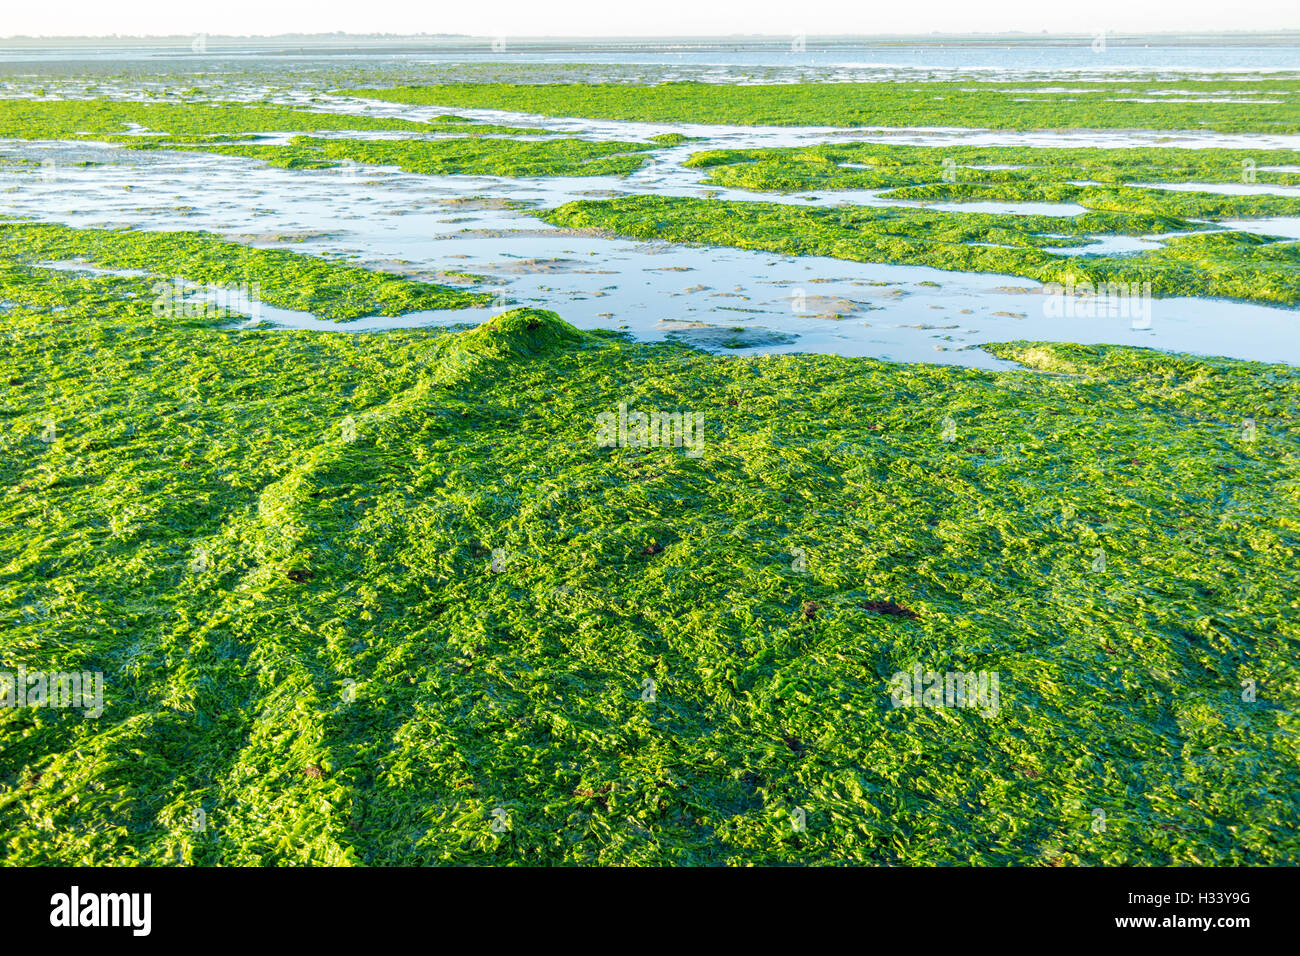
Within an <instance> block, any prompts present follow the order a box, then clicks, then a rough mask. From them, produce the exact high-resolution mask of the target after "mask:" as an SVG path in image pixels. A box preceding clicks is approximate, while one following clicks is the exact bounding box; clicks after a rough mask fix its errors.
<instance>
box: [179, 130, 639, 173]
mask: <svg viewBox="0 0 1300 956" xmlns="http://www.w3.org/2000/svg"><path fill="white" fill-rule="evenodd" d="M177 148H179V149H202V150H203V151H205V152H211V153H219V154H221V155H225V156H244V157H248V158H252V159H260V160H263V161H264V162H267V163H269V164H271V165H273V166H280V167H283V168H286V169H328V168H332V167H337V166H339V165H342V164H343V163H348V162H351V163H363V164H366V165H374V166H396V167H398V168H400V169H403V170H405V171H406V172H410V173H420V174H423V175H427V176H446V175H452V174H456V175H465V176H521V177H522V176H622V175H626V174H627V173H631V172H635V171H636V170H638V169H640V168H641V166H642V164H643V163H644V162H645V160H644V158H643V157H641V156H639V155H628V154H635V153H638V152H641V151H645V150H650V149H653V148H655V147H654V146H653V145H652V144H646V143H633V142H618V141H615V140H603V141H594V140H585V139H548V140H540V141H520V140H514V139H486V138H474V137H460V138H455V137H453V138H448V139H437V140H361V139H324V138H321V137H313V136H295V137H294V138H293V139H292V140H291V141H290V143H289V144H288V145H283V146H282V145H273V144H218V145H211V146H207V145H204V146H198V145H189V144H187V145H181V146H178V147H177Z"/></svg>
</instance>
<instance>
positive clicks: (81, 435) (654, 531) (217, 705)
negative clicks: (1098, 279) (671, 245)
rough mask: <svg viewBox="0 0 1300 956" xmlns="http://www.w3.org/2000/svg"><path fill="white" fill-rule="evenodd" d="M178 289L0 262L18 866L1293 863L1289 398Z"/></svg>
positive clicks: (316, 277)
mask: <svg viewBox="0 0 1300 956" xmlns="http://www.w3.org/2000/svg"><path fill="white" fill-rule="evenodd" d="M180 247H181V248H187V246H186V245H185V244H181V246H180ZM187 254H189V255H192V256H193V259H192V261H193V262H194V263H196V264H197V266H199V267H202V268H205V269H210V268H216V266H215V265H213V263H214V257H217V259H220V256H219V250H215V249H211V248H205V247H202V246H199V247H193V248H189V251H188V252H187ZM301 274H302V276H303V277H304V278H303V281H304V282H305V283H307V284H308V285H311V284H313V283H319V284H320V286H321V287H320V288H319V289H315V290H313V289H307V290H304V291H303V292H302V295H303V296H304V297H306V298H308V299H312V298H314V299H317V300H328V297H329V296H328V282H329V281H330V277H329V274H328V272H327V271H320V270H317V269H312V268H304V269H303V270H302V272H301ZM151 300H152V296H151V292H150V283H149V280H148V279H146V278H129V277H114V276H87V275H77V274H68V273H53V274H52V273H50V272H49V271H48V270H41V269H34V268H31V267H29V266H28V265H25V264H21V263H17V262H12V261H9V262H6V263H5V264H4V265H3V267H0V303H3V304H2V305H0V363H2V365H3V368H2V371H0V377H2V379H3V381H4V382H5V389H4V392H3V403H2V404H0V421H3V426H4V427H3V428H2V429H0V447H2V448H3V454H2V455H0V489H2V490H0V495H2V497H0V509H2V513H3V520H2V521H0V555H3V558H0V594H2V600H0V615H2V616H3V621H2V625H3V626H2V627H0V661H2V662H3V665H4V667H5V668H8V669H10V670H13V669H15V668H18V667H23V668H25V669H26V670H27V671H29V672H35V671H40V672H51V673H52V672H98V673H102V675H103V679H104V685H103V710H102V713H100V714H99V715H98V716H85V715H83V713H82V712H80V711H76V710H71V709H67V708H63V709H60V708H55V707H48V706H47V707H23V708H7V707H6V708H0V755H2V756H0V846H3V851H2V854H0V855H2V856H3V859H4V861H5V862H6V863H8V864H11V865H13V864H36V863H154V864H167V863H176V862H186V863H199V864H218V863H220V864H239V863H258V864H281V863H336V864H341V863H358V864H374V865H382V864H424V863H441V862H455V863H536V864H564V863H698V864H705V863H721V864H726V863H737V864H739V863H787V862H788V863H902V864H911V863H915V864H922V863H925V864H933V863H994V864H1001V863H1024V864H1042V865H1060V864H1097V863H1107V864H1118V863H1152V864H1165V863H1169V864H1214V863H1255V864H1260V863H1283V862H1294V861H1295V859H1296V855H1297V837H1296V833H1297V822H1298V820H1297V817H1298V816H1300V813H1298V812H1297V803H1296V797H1295V795H1296V793H1297V791H1298V789H1300V788H1298V784H1300V779H1297V777H1298V774H1297V730H1298V729H1300V728H1298V727H1297V720H1296V717H1295V713H1294V707H1295V702H1296V696H1297V689H1298V687H1300V685H1298V680H1297V678H1298V674H1297V665H1296V661H1297V656H1296V646H1297V645H1296V641H1297V637H1298V636H1300V635H1298V634H1297V625H1296V619H1297V617H1296V611H1297V607H1296V602H1297V598H1296V590H1295V581H1296V577H1297V574H1296V572H1297V558H1296V551H1297V545H1298V543H1300V542H1298V540H1297V539H1298V536H1300V486H1298V485H1297V458H1298V455H1300V434H1298V432H1297V423H1296V415H1297V407H1298V402H1300V373H1298V372H1297V370H1295V369H1293V368H1290V367H1285V366H1265V365H1259V364H1251V363H1242V362H1230V361H1224V360H1213V359H1195V358H1190V357H1186V356H1177V355H1165V354H1160V353H1155V352H1148V351H1141V350H1128V349H1121V348H1103V347H1080V346H1069V345H1053V346H1047V345H1034V344H1030V343H1017V344H1011V345H1006V346H1000V347H996V351H998V353H999V354H1001V355H1003V356H1004V357H1007V358H1010V359H1015V360H1017V361H1019V362H1021V363H1023V364H1024V365H1025V366H1027V367H1026V369H1025V370H1023V371H1011V372H996V373H995V372H984V371H977V370H971V369H961V368H951V367H935V366H925V365H892V364H888V363H883V362H877V361H873V360H867V359H849V358H838V357H833V356H812V355H802V356H769V357H765V358H738V357H721V356H711V355H707V354H704V353H701V352H697V351H693V350H690V349H686V348H680V347H674V346H668V345H655V346H651V345H639V344H634V343H631V342H628V341H626V340H622V339H620V338H618V337H615V336H613V335H609V334H587V333H581V332H578V331H577V330H575V329H573V328H571V327H570V326H568V325H567V324H565V323H564V322H563V321H562V320H561V319H560V318H559V317H558V316H555V315H554V314H552V313H547V312H538V311H531V310H523V309H521V310H515V311H513V312H509V313H505V314H503V315H500V316H498V317H496V318H495V319H493V321H492V322H491V323H489V324H487V325H485V326H483V327H480V328H479V329H476V330H473V331H467V332H436V331H402V332H392V333H387V334H385V335H382V336H371V335H346V334H337V333H322V332H269V331H256V330H239V331H236V330H234V329H232V328H230V327H229V326H226V325H221V324H214V323H212V322H209V321H207V320H183V319H182V320H176V319H169V318H167V317H166V316H157V315H154V314H153V313H154V310H153V309H152V308H151V305H152V301H151ZM641 415H645V416H646V419H642V418H640V417H639V416H641ZM652 415H654V416H656V417H654V418H653V419H651V416H652ZM673 416H676V417H675V418H674V417H673ZM647 420H654V421H657V422H660V423H663V422H671V423H672V427H671V428H669V429H668V430H667V431H666V432H659V433H657V434H658V436H659V437H660V438H661V439H662V438H667V439H668V440H667V441H660V442H657V443H655V444H647V443H642V442H639V439H641V438H644V437H645V436H646V432H647V428H646V421H647ZM918 669H919V670H920V672H921V677H922V679H923V681H924V682H925V683H926V684H927V685H929V684H931V683H932V681H931V680H930V675H932V674H935V675H940V676H941V677H942V676H943V675H952V674H954V673H956V674H962V675H965V674H970V675H973V676H974V677H975V679H974V681H973V682H972V683H971V684H970V685H968V687H967V690H969V691H971V696H970V698H969V699H966V700H963V699H962V698H957V699H955V700H954V701H952V702H951V705H949V702H948V701H947V699H946V698H945V697H944V695H943V694H940V695H939V697H938V699H937V700H936V699H934V698H932V697H931V696H930V695H927V694H924V693H923V694H919V695H915V696H913V695H912V694H911V691H912V690H914V689H915V688H911V687H910V686H908V687H903V686H901V685H902V683H903V682H905V681H907V678H908V675H913V674H915V673H916V671H917V670H918ZM900 675H901V677H900ZM908 683H909V685H910V682H908ZM904 691H906V693H905V692H904ZM963 704H964V705H965V706H963Z"/></svg>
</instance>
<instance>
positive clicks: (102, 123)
mask: <svg viewBox="0 0 1300 956" xmlns="http://www.w3.org/2000/svg"><path fill="white" fill-rule="evenodd" d="M133 125H138V126H143V127H144V128H145V129H146V130H148V131H150V132H152V133H156V134H163V133H165V134H170V135H173V136H179V137H182V138H184V139H185V140H187V141H193V140H194V139H195V138H196V137H207V136H218V137H224V136H229V135H230V134H231V133H232V132H233V133H276V132H281V133H303V132H315V131H320V130H404V131H407V132H414V133H420V132H425V133H427V132H432V131H434V130H433V129H431V124H429V123H420V122H416V121H413V120H404V119H392V118H388V117H377V116H351V115H348V114H345V113H324V112H313V111H311V110H296V109H288V108H285V107H276V106H244V105H237V104H232V103H166V102H131V101H128V100H106V99H91V100H13V99H0V139H73V138H97V137H98V138H102V137H103V136H104V135H121V134H124V133H127V132H129V131H130V128H131V127H132V126H133Z"/></svg>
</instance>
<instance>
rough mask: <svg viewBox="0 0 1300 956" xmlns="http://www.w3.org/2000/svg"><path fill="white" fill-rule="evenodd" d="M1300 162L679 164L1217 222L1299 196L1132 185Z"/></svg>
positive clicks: (966, 153)
mask: <svg viewBox="0 0 1300 956" xmlns="http://www.w3.org/2000/svg"><path fill="white" fill-rule="evenodd" d="M1298 164H1300V152H1297V151H1295V150H1239V149H1212V148H1208V149H1176V148H1164V147H1138V148H1131V149H1118V148H1106V149H1102V148H1096V147H1088V148H1071V149H1060V148H1050V147H1020V146H1015V147H971V146H897V145H881V144H876V143H852V144H835V145H830V146H811V147H801V148H798V149H752V150H708V151H705V152H700V153H696V154H694V155H693V156H691V157H690V159H688V160H687V161H686V164H685V165H686V166H688V167H692V168H696V169H707V170H709V172H708V175H707V176H706V177H705V182H708V183H712V184H715V185H720V186H727V187H732V188H739V189H752V190H759V191H772V192H791V193H793V192H803V191H805V190H825V189H881V188H888V191H886V192H883V193H881V194H880V196H881V198H883V199H905V200H943V201H947V202H960V201H1001V202H1007V201H1010V202H1055V203H1077V204H1078V205H1081V206H1084V207H1085V208H1088V209H1093V210H1097V211H1108V212H1132V213H1145V214H1150V215H1163V216H1173V217H1179V218H1185V219H1208V220H1218V219H1240V218H1250V217H1264V216H1295V215H1298V214H1300V197H1293V196H1274V195H1262V194H1254V195H1227V194H1224V193H1215V192H1213V191H1212V190H1210V189H1207V190H1206V191H1205V192H1199V191H1195V192H1192V191H1185V190H1174V189H1160V188H1155V187H1153V186H1146V185H1144V186H1142V188H1135V186H1134V185H1133V184H1156V183H1171V184H1179V183H1196V184H1205V185H1212V184H1220V183H1221V184H1231V185H1234V186H1237V185H1241V184H1243V183H1250V184H1255V183H1259V184H1275V185H1295V184H1297V183H1300V174H1297V173H1294V172H1289V171H1287V170H1285V169H1272V168H1269V167H1272V166H1294V165H1298ZM989 167H995V168H989ZM1007 167H1010V168H1007ZM1261 167H1262V168H1261Z"/></svg>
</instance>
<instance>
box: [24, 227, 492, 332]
mask: <svg viewBox="0 0 1300 956" xmlns="http://www.w3.org/2000/svg"><path fill="white" fill-rule="evenodd" d="M0 241H3V242H4V244H5V248H6V255H8V256H10V257H12V258H14V259H17V260H21V261H24V262H27V263H36V262H51V261H71V260H78V261H86V262H88V263H90V264H92V265H95V266H99V267H101V268H109V269H131V270H142V271H145V272H148V273H151V274H153V275H154V276H156V277H158V278H161V279H165V280H170V279H173V278H181V279H186V280H189V281H191V282H195V283H201V284H210V285H218V286H252V285H254V284H255V285H256V286H257V287H258V292H259V296H260V300H261V301H263V302H265V303H266V304H268V305H272V306H277V307H280V308H285V309H294V310H296V311H300V312H310V313H312V314H314V315H315V316H316V317H318V318H326V319H334V320H336V321H346V320H349V319H357V318H361V317H363V316H368V315H402V314H404V313H407V312H416V311H420V310H423V309H463V308H470V307H472V306H476V305H488V304H490V302H491V301H492V296H491V294H490V293H486V292H470V291H466V290H464V289H457V288H453V287H451V286H445V285H438V284H435V283H429V282H417V281H415V280H411V279H405V278H403V277H401V276H397V275H393V274H390V273H386V272H379V271H375V270H372V269H362V268H358V267H356V266H350V265H346V264H343V263H338V262H330V261H327V260H324V259H320V258H317V257H315V256H308V255H303V254H301V253H296V252H289V251H287V250H282V249H258V248H254V247H252V246H247V245H244V244H242V243H239V242H234V241H231V240H228V239H223V238H221V237H220V236H215V235H212V234H210V233H195V232H143V231H139V230H130V229H73V228H70V227H67V226H59V225H49V224H29V223H3V222H0Z"/></svg>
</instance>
